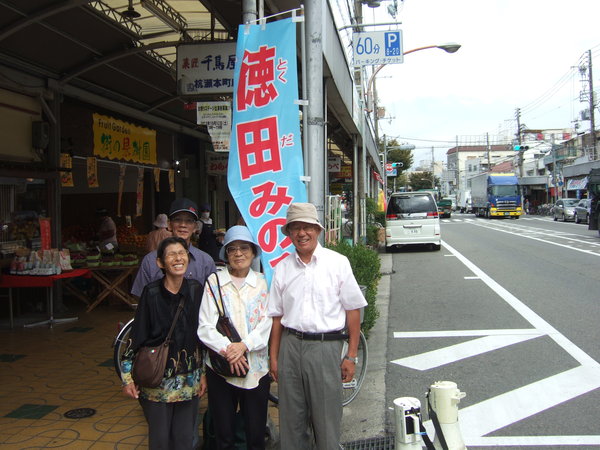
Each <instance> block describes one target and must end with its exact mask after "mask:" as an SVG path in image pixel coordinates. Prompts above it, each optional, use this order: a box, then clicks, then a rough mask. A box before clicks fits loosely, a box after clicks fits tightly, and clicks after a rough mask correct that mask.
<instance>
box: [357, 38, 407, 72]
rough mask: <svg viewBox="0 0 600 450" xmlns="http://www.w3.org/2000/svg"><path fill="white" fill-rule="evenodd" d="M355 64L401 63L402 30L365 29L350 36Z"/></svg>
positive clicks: (402, 59)
mask: <svg viewBox="0 0 600 450" xmlns="http://www.w3.org/2000/svg"><path fill="white" fill-rule="evenodd" d="M352 47H353V49H354V61H353V64H354V65H355V66H371V65H376V64H401V63H402V62H403V61H404V58H403V55H402V31H401V30H395V31H367V32H363V33H354V34H353V36H352Z"/></svg>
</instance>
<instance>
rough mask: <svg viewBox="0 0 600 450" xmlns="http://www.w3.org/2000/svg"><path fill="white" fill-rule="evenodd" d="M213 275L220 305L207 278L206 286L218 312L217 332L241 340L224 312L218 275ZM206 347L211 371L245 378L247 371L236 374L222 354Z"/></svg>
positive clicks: (228, 337)
mask: <svg viewBox="0 0 600 450" xmlns="http://www.w3.org/2000/svg"><path fill="white" fill-rule="evenodd" d="M215 277H216V279H217V288H218V291H219V300H220V303H221V305H220V306H219V300H217V297H216V296H215V293H214V291H213V288H212V286H211V285H210V281H209V280H207V281H206V282H207V283H208V287H209V288H210V292H211V294H212V298H213V300H214V301H215V305H217V311H218V312H219V318H218V319H217V324H216V328H217V331H218V332H219V333H221V334H222V335H223V336H225V337H226V338H227V339H229V341H230V342H241V341H242V338H241V337H240V335H239V333H238V332H237V330H236V329H235V327H234V326H233V323H231V320H229V317H227V315H226V314H225V304H224V303H223V297H221V284H220V283H219V276H218V275H217V274H216V273H215ZM207 349H208V357H209V358H210V365H211V366H212V370H213V372H215V373H217V374H219V375H221V376H224V377H238V378H245V377H246V374H247V373H248V371H246V372H245V373H243V374H242V375H238V374H237V373H235V371H232V370H231V366H230V365H229V361H227V358H225V357H224V356H223V355H221V354H220V353H218V352H215V351H214V350H213V349H211V348H210V347H208V346H207ZM244 357H245V358H246V360H248V352H246V353H245V354H244Z"/></svg>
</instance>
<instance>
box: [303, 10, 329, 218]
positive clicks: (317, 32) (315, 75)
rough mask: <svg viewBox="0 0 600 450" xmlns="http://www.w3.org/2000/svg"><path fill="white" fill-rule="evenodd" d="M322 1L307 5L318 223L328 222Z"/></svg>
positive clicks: (309, 135) (312, 189)
mask: <svg viewBox="0 0 600 450" xmlns="http://www.w3.org/2000/svg"><path fill="white" fill-rule="evenodd" d="M323 3H324V2H323V0H308V1H307V2H306V3H305V5H306V8H305V14H306V34H307V38H308V45H307V54H306V72H307V94H308V108H307V114H308V127H307V129H306V130H304V133H305V136H306V139H307V143H308V145H307V149H308V153H309V155H308V156H309V158H308V174H305V175H308V176H310V182H309V184H308V201H309V202H310V203H312V204H313V205H315V207H316V208H317V214H318V216H319V221H320V222H321V223H325V177H324V174H325V170H326V168H327V165H326V160H325V155H326V154H327V151H326V146H325V104H324V98H323V92H324V91H323Z"/></svg>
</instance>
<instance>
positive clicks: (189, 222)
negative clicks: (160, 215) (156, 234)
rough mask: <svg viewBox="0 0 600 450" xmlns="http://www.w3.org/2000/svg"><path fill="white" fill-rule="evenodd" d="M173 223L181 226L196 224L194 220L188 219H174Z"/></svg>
mask: <svg viewBox="0 0 600 450" xmlns="http://www.w3.org/2000/svg"><path fill="white" fill-rule="evenodd" d="M171 222H173V223H176V224H179V225H193V224H195V223H196V221H195V220H194V219H189V218H187V217H175V218H174V219H171Z"/></svg>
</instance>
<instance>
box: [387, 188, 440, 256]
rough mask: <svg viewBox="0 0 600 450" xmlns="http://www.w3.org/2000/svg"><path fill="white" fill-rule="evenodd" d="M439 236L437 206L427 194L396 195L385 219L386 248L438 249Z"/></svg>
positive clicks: (393, 196) (400, 193) (392, 197)
mask: <svg viewBox="0 0 600 450" xmlns="http://www.w3.org/2000/svg"><path fill="white" fill-rule="evenodd" d="M441 241H442V236H441V232H440V219H439V215H438V208H437V204H436V202H435V200H434V198H433V195H431V193H429V192H397V193H395V194H392V195H391V196H390V198H389V201H388V208H387V212H386V216H385V248H386V251H388V252H389V251H391V250H392V249H393V248H394V247H401V246H404V245H409V244H430V245H431V247H432V248H433V250H439V249H440V248H441Z"/></svg>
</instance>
